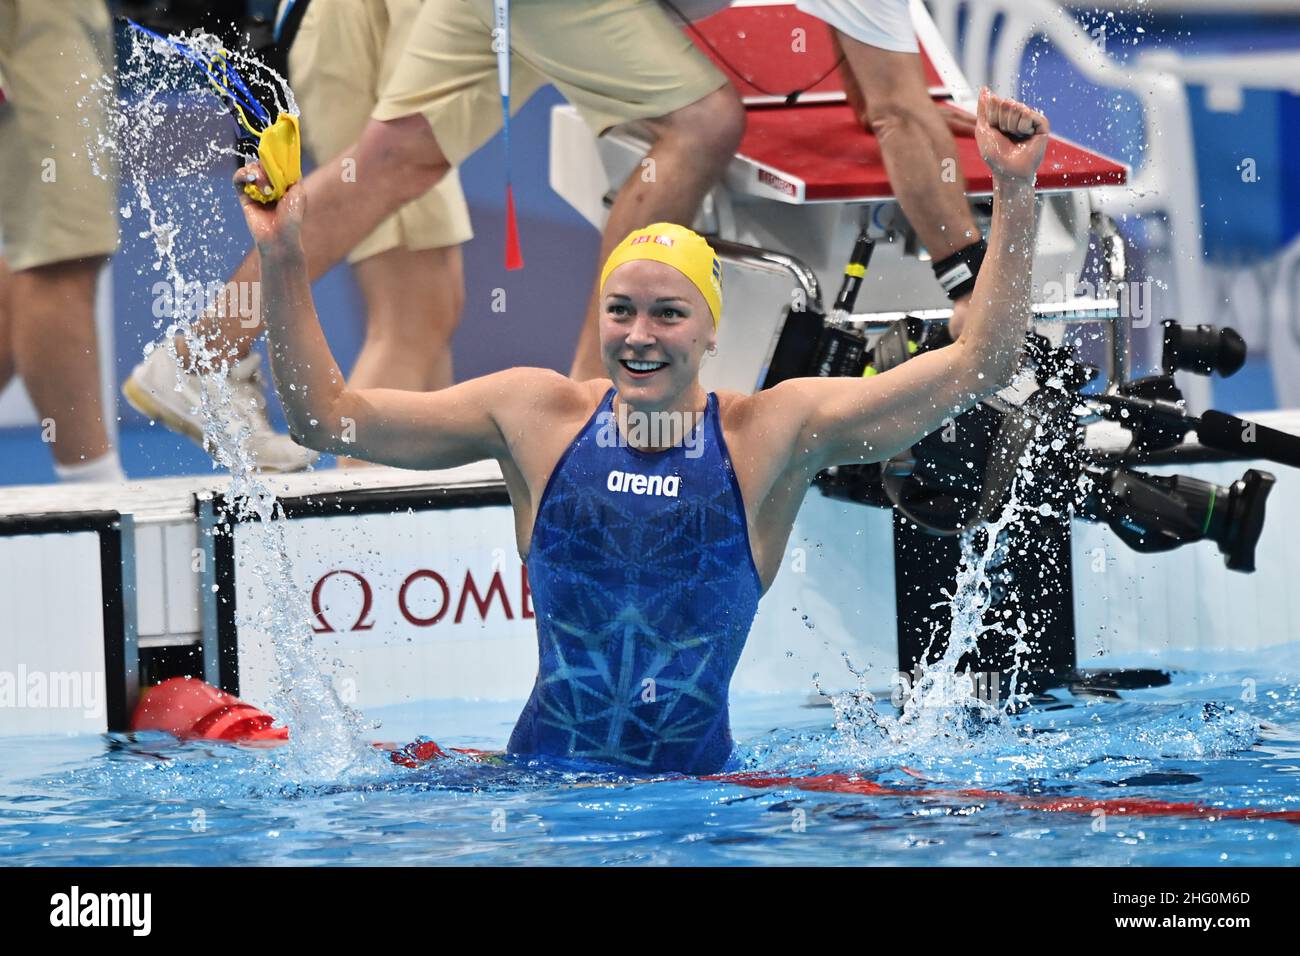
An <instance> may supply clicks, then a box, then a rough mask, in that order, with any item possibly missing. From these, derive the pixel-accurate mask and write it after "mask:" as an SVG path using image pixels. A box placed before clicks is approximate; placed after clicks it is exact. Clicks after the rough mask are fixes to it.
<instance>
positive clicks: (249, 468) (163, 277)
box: [91, 31, 382, 782]
mask: <svg viewBox="0 0 1300 956" xmlns="http://www.w3.org/2000/svg"><path fill="white" fill-rule="evenodd" d="M172 39H173V40H179V41H180V42H181V43H183V44H184V45H185V46H186V47H188V48H189V49H190V50H192V51H193V52H194V53H195V54H196V55H197V56H198V57H199V58H202V59H203V60H205V61H208V60H211V59H212V58H214V57H216V56H217V55H218V54H223V53H224V55H225V56H226V58H227V60H228V62H229V63H230V65H231V66H233V67H234V69H235V70H236V71H237V72H239V73H240V74H242V75H243V76H245V77H247V78H249V79H252V80H254V82H257V83H258V84H259V89H267V90H270V91H271V92H272V96H273V98H274V101H275V106H276V109H278V110H279V111H281V112H292V113H297V112H298V110H297V104H296V102H295V100H294V97H293V92H292V90H290V89H289V86H288V84H287V83H286V82H285V80H284V79H283V78H282V77H280V76H279V75H278V74H277V73H275V72H274V71H273V70H271V69H270V68H269V67H267V66H265V65H264V64H263V63H261V62H260V61H258V60H257V59H256V58H254V57H252V56H250V55H248V54H246V53H240V52H233V53H231V52H226V51H224V50H223V48H222V46H221V43H220V41H219V40H218V38H216V37H214V36H212V35H210V34H207V33H204V32H202V31H195V32H192V33H188V34H180V35H178V36H177V37H175V38H172ZM127 40H128V49H127V51H126V55H125V57H124V58H123V60H122V62H121V65H120V68H119V74H118V84H119V85H118V86H117V87H115V86H114V84H113V82H112V80H111V78H105V79H104V80H101V81H100V83H99V84H97V87H96V89H95V90H94V91H93V92H92V94H91V95H92V96H97V97H98V98H99V99H100V100H101V101H102V103H103V106H104V112H105V113H106V115H107V117H108V123H107V129H106V130H105V132H104V133H103V134H102V135H101V136H100V137H99V138H98V142H96V143H93V144H92V145H91V153H92V158H93V162H94V164H95V171H96V173H97V174H99V175H107V174H108V172H109V171H110V170H111V169H112V168H113V167H117V168H118V169H120V172H121V175H122V179H123V182H124V183H125V184H126V186H127V189H128V191H129V193H130V200H129V201H128V202H127V203H126V204H124V206H123V208H122V209H121V216H122V219H123V221H124V223H127V222H129V223H133V224H135V223H138V224H139V232H138V236H139V237H140V238H142V239H146V240H148V241H150V242H151V243H152V245H153V249H154V253H155V258H154V260H153V262H152V264H151V270H152V272H153V273H154V276H155V278H156V279H157V280H158V281H156V282H155V283H154V285H153V292H154V296H155V299H154V314H155V315H156V316H158V321H157V322H156V323H155V328H156V329H157V330H158V331H159V332H160V333H161V338H162V342H163V344H164V347H165V348H166V349H167V351H168V353H169V354H170V355H171V357H172V360H173V361H174V362H175V365H176V389H177V391H181V390H182V383H183V381H184V373H183V371H182V368H183V366H182V361H181V359H180V356H179V353H178V349H177V345H176V339H177V338H178V337H179V338H181V339H183V340H184V342H185V344H186V346H187V349H188V351H189V354H190V356H191V361H192V362H193V363H194V364H195V367H196V368H197V369H198V371H199V373H200V376H201V378H202V380H203V382H204V383H205V387H204V388H203V389H201V394H200V401H199V407H198V409H197V411H198V413H199V415H200V417H201V419H202V422H203V431H204V437H205V444H206V446H207V447H208V449H209V451H210V452H211V454H212V456H213V459H214V464H213V467H214V468H216V467H217V466H218V465H220V466H222V467H224V468H226V469H228V470H229V473H230V486H229V489H228V490H227V492H226V500H227V501H228V502H229V507H230V512H231V513H230V518H232V519H233V520H237V521H239V522H242V523H244V527H245V528H246V529H247V530H248V531H249V532H250V533H249V534H247V535H244V536H241V538H242V539H243V540H244V541H246V542H247V544H248V547H247V549H246V551H245V552H244V553H245V556H246V557H247V558H248V559H249V560H248V561H246V562H244V564H243V565H242V566H241V572H242V575H243V577H244V579H245V580H254V579H257V580H260V581H261V582H262V583H263V584H264V586H265V589H266V600H265V601H264V603H263V604H262V605H261V606H260V607H258V608H257V609H256V611H255V612H253V613H249V612H248V611H247V610H245V609H241V610H240V611H239V612H238V613H239V617H238V620H237V623H238V624H239V626H241V627H256V628H258V629H260V630H261V631H263V632H264V633H266V634H269V635H270V636H271V638H272V646H273V649H274V654H275V663H276V674H275V675H274V678H275V679H274V686H275V691H274V695H273V698H272V702H271V710H272V711H273V712H274V713H276V714H277V715H278V716H279V717H280V718H281V719H282V720H283V721H284V722H285V723H286V724H288V726H289V727H290V728H291V735H290V743H289V745H288V746H287V747H285V748H282V749H281V750H279V751H277V752H276V754H275V756H274V758H273V759H272V760H271V761H270V762H269V765H270V766H271V767H273V768H275V770H276V771H277V772H279V773H282V774H283V775H285V776H287V777H288V778H289V779H291V780H295V781H299V782H303V781H314V780H334V779H338V778H339V777H345V776H349V775H355V774H357V773H373V772H374V771H375V769H376V768H377V767H378V766H382V758H380V757H379V756H378V755H377V754H375V753H374V751H373V750H372V749H371V748H370V747H368V746H367V745H365V744H364V743H363V742H362V736H363V730H364V728H363V721H362V718H361V716H360V715H359V714H358V713H357V712H356V711H355V710H353V709H352V708H350V707H348V706H347V705H346V704H345V703H343V701H342V700H341V699H340V698H339V696H338V693H337V692H336V690H335V688H334V685H333V683H332V681H331V679H330V678H329V676H328V675H327V674H325V673H324V672H323V671H322V669H321V666H320V663H319V661H318V660H317V656H316V653H315V649H314V647H313V645H312V638H311V634H312V631H311V621H312V615H311V612H310V607H309V606H308V601H307V596H306V594H305V592H304V591H303V590H302V589H300V588H299V587H298V586H297V585H296V584H295V582H294V580H293V573H292V571H293V563H292V559H291V557H290V553H289V548H288V545H287V542H286V534H285V532H286V527H285V519H284V512H283V509H282V508H281V507H280V505H279V503H278V502H277V500H276V496H275V494H274V492H273V491H272V489H271V488H270V487H269V486H268V484H267V483H266V481H265V480H264V478H263V476H262V474H261V471H260V469H259V468H258V467H257V461H256V459H255V456H254V454H253V452H252V449H251V448H250V445H249V441H248V439H249V437H250V434H251V428H250V423H249V419H248V416H247V414H246V411H247V410H246V409H242V408H240V407H238V403H237V400H236V393H235V391H234V390H233V389H232V387H231V383H230V381H229V376H230V373H231V371H232V368H233V365H232V361H231V360H232V356H231V355H229V354H224V353H222V352H220V351H219V350H218V349H217V348H215V347H214V346H213V345H211V344H210V343H209V342H207V341H206V340H205V339H204V338H203V336H202V335H201V333H200V331H199V329H197V328H196V325H195V323H196V320H198V319H199V318H200V317H201V315H202V314H203V313H204V312H205V311H208V312H212V311H213V309H214V305H215V306H216V308H217V309H218V310H219V309H220V308H221V303H214V301H213V292H214V291H216V290H220V289H221V288H222V284H221V283H219V282H213V281H211V280H212V277H214V275H215V274H217V273H218V272H219V271H220V270H221V269H222V258H223V256H222V253H223V252H224V250H223V249H220V248H218V247H217V246H216V245H215V244H214V243H215V242H216V241H217V240H221V239H225V238H228V237H226V236H225V229H224V226H223V225H222V223H223V221H224V219H225V216H226V211H227V210H228V208H229V203H228V197H227V199H226V201H225V202H223V201H222V198H223V197H222V196H221V194H219V193H218V190H217V188H216V187H215V186H214V182H221V181H222V180H223V178H224V177H223V176H221V175H218V176H216V177H215V178H214V177H213V175H212V174H213V170H214V168H219V167H220V165H221V164H225V163H229V161H230V160H232V159H234V160H237V161H239V162H240V163H243V162H247V161H248V160H249V159H250V158H252V157H251V156H248V155H243V154H242V153H241V152H240V151H239V149H237V148H236V146H235V144H234V143H233V142H232V141H231V139H230V138H229V136H228V134H226V135H225V136H224V137H223V136H222V135H221V133H220V132H219V131H221V130H223V129H226V130H228V129H229V128H230V127H231V125H232V118H231V117H230V115H229V114H228V113H227V111H226V107H225V105H224V104H223V103H222V102H221V101H220V99H218V98H217V97H216V96H214V95H212V93H211V90H210V88H209V87H208V86H207V85H206V84H207V78H206V77H205V76H204V73H203V71H202V70H200V69H198V67H196V66H195V63H194V62H193V61H192V59H188V58H186V57H185V56H182V55H179V54H178V53H177V50H176V47H175V45H174V43H173V42H171V41H169V40H164V39H162V38H158V37H154V36H150V35H146V34H144V33H141V32H137V31H129V32H128V34H127ZM137 212H138V214H139V215H137ZM191 219H196V220H198V221H201V222H204V223H207V224H210V228H208V229H206V230H204V231H203V232H202V233H201V234H196V233H195V232H193V231H189V230H186V229H184V228H183V226H182V223H183V222H184V221H186V220H191ZM238 232H239V236H238V237H237V238H238V239H240V240H242V241H243V242H245V243H246V242H247V239H246V237H244V236H243V235H242V228H240V229H239V230H238ZM140 274H141V278H142V279H146V281H147V278H148V277H147V275H146V273H145V270H141V273H140ZM205 279H207V280H209V281H207V282H205V281H204V280H205ZM217 314H223V313H221V312H219V311H218V313H217ZM251 318H253V319H254V320H256V316H251ZM164 324H165V328H164ZM154 347H155V346H154V344H153V343H150V344H149V345H147V346H146V348H145V354H146V355H148V354H150V353H151V352H152V351H153V349H154ZM225 533H231V532H230V531H229V530H227V531H226V532H225Z"/></svg>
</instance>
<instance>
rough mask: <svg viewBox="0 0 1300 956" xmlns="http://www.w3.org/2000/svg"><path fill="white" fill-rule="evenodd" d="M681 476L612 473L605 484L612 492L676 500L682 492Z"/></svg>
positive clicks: (627, 472) (624, 472)
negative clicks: (658, 496) (678, 493)
mask: <svg viewBox="0 0 1300 956" xmlns="http://www.w3.org/2000/svg"><path fill="white" fill-rule="evenodd" d="M681 486H682V478H681V476H680V475H667V476H665V475H635V474H633V473H632V472H630V471H611V472H610V473H609V478H608V480H606V482H605V487H606V488H608V489H609V490H610V491H620V492H624V493H625V494H633V495H660V496H662V497H665V498H676V497H677V492H678V491H679V490H681Z"/></svg>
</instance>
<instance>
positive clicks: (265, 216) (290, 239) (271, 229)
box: [233, 163, 307, 249]
mask: <svg viewBox="0 0 1300 956" xmlns="http://www.w3.org/2000/svg"><path fill="white" fill-rule="evenodd" d="M233 182H234V184H235V192H236V193H238V194H239V205H240V206H241V207H243V210H244V221H245V222H246V223H248V231H249V234H250V235H252V237H253V241H254V242H255V243H256V244H257V247H258V249H261V248H262V247H263V246H275V245H285V246H287V247H293V246H296V245H297V244H298V242H299V236H300V235H301V232H302V216H303V212H304V208H305V206H306V204H307V194H306V192H305V191H304V190H303V188H302V186H301V184H300V183H295V184H294V185H292V186H290V187H289V188H288V189H287V190H286V191H285V194H284V195H283V196H281V197H280V199H279V200H278V201H277V202H273V203H259V202H256V201H254V200H253V198H252V197H251V196H249V195H248V193H247V192H245V191H244V187H245V186H248V185H250V184H251V185H253V186H254V187H255V188H256V189H259V190H261V191H262V193H264V194H266V195H270V194H271V180H270V179H268V178H267V175H266V171H265V170H264V169H262V167H261V164H259V163H249V164H248V165H247V166H243V167H241V168H240V170H239V172H237V173H235V176H234V180H233Z"/></svg>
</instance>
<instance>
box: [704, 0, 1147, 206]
mask: <svg viewBox="0 0 1300 956" xmlns="http://www.w3.org/2000/svg"><path fill="white" fill-rule="evenodd" d="M688 33H690V34H692V39H693V40H694V41H695V43H696V45H697V46H699V47H700V48H701V49H702V50H703V51H704V52H705V53H706V54H707V55H708V56H709V57H710V58H711V59H712V60H713V61H714V62H715V63H716V64H717V65H718V66H719V67H720V68H721V69H722V70H723V71H724V72H725V73H726V74H727V75H728V77H730V78H731V80H732V82H733V83H734V84H735V85H736V88H737V89H738V90H739V91H740V93H741V97H742V98H743V99H744V100H745V102H746V106H747V112H748V126H747V129H746V131H745V137H744V139H743V140H742V141H741V144H740V149H739V150H738V151H737V155H736V162H735V163H733V165H732V168H731V169H730V170H729V172H728V176H727V182H728V185H729V186H731V188H733V189H735V190H737V191H739V192H743V193H748V194H752V195H758V196H764V197H766V198H770V199H777V200H783V201H785V202H791V203H803V202H826V201H838V202H845V201H870V200H880V199H889V198H891V197H892V196H893V194H894V193H893V189H892V187H891V186H890V184H889V176H888V175H887V174H886V173H885V165H884V161H883V159H882V157H881V154H880V144H879V143H878V142H877V141H876V137H875V136H874V135H873V134H872V133H871V132H870V131H868V130H867V129H865V128H864V127H863V125H862V124H861V123H860V122H859V121H858V119H857V117H855V116H854V115H853V110H852V109H851V108H850V107H849V106H848V105H847V104H846V102H845V97H844V86H843V80H842V78H841V76H840V74H839V70H837V69H835V68H834V67H835V63H836V60H837V59H838V56H837V54H836V53H835V50H834V47H833V45H832V42H831V34H830V28H829V27H828V26H827V25H826V24H825V23H823V22H821V21H820V20H818V19H816V18H815V17H811V16H808V15H806V14H804V13H801V12H800V11H799V10H798V9H796V8H795V6H794V5H793V4H773V5H768V6H745V7H731V8H729V9H727V10H724V11H722V12H721V13H719V14H717V15H716V16H713V17H710V18H708V19H707V20H704V21H701V22H699V23H697V24H695V25H694V28H693V29H691V30H688ZM922 62H923V65H924V68H925V71H926V78H927V82H928V83H929V86H930V92H931V95H933V96H935V97H936V98H937V99H938V100H940V101H942V102H943V108H945V109H947V108H951V107H949V106H948V104H947V103H946V100H947V98H948V91H947V89H946V88H945V87H944V85H943V84H942V81H941V80H940V77H939V73H938V71H937V70H936V69H935V67H934V64H933V63H932V62H931V59H930V57H929V56H928V55H926V53H925V51H924V49H923V50H922ZM828 71H829V72H828ZM824 74H825V79H821V80H820V81H819V82H818V80H819V78H820V77H822V76H823V75H824ZM805 88H806V92H804V93H803V94H802V95H801V96H800V97H799V101H798V102H796V103H795V105H793V106H786V105H785V104H784V99H785V96H786V95H787V94H789V93H790V92H793V91H794V90H800V89H805ZM773 94H774V95H773ZM1049 118H1050V117H1049ZM955 138H956V143H957V161H958V164H959V166H960V168H961V173H962V175H963V176H964V177H965V179H966V191H967V192H968V193H989V192H991V191H992V189H993V175H992V173H991V171H990V170H989V168H988V166H986V165H985V163H984V161H983V159H981V158H980V155H979V148H978V146H977V145H976V143H975V139H974V137H973V136H971V135H957V136H956V137H955ZM1126 181H1127V170H1126V169H1125V167H1124V166H1123V165H1121V164H1120V163H1117V162H1114V161H1113V160H1110V159H1107V158H1106V157H1105V156H1102V155H1100V154H1099V153H1094V152H1092V151H1090V150H1087V149H1084V148H1083V147H1081V146H1077V145H1075V144H1073V143H1069V142H1066V141H1065V140H1062V139H1060V138H1058V137H1055V136H1053V137H1052V139H1051V142H1050V143H1049V144H1048V147H1047V155H1046V156H1045V157H1044V160H1043V165H1042V167H1041V168H1040V170H1039V173H1038V188H1039V189H1040V190H1060V189H1085V188H1089V187H1092V186H1107V185H1121V184H1123V183H1124V182H1126Z"/></svg>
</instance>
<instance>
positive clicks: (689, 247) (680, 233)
mask: <svg viewBox="0 0 1300 956" xmlns="http://www.w3.org/2000/svg"><path fill="white" fill-rule="evenodd" d="M633 259H653V260H654V261H655V262H662V263H664V265H669V266H672V267H673V268H674V269H676V270H677V271H678V272H680V273H681V274H682V275H684V276H686V278H688V279H690V280H691V284H692V285H694V286H695V288H697V289H699V290H700V295H702V296H704V301H705V302H707V303H708V304H709V310H710V311H711V312H712V313H713V327H714V328H715V329H716V328H717V327H718V320H719V319H721V318H722V263H721V262H719V261H718V256H717V254H716V253H715V252H714V251H713V247H712V246H711V245H709V243H708V242H707V240H705V238H704V237H703V236H701V235H700V234H699V233H697V232H692V231H691V230H690V229H687V228H686V227H685V226H679V225H677V224H676V223H672V222H656V223H653V224H651V225H649V226H646V227H645V228H644V229H637V230H636V231H635V232H630V233H628V235H627V238H625V239H624V240H623V241H622V242H620V243H619V244H618V245H617V246H615V247H614V251H613V252H611V253H610V254H609V258H608V259H606V260H605V268H604V269H602V270H601V272H600V290H601V292H602V293H603V292H604V291H605V280H606V279H608V278H609V274H610V273H611V272H613V271H614V270H615V269H617V268H618V267H619V266H621V265H622V264H623V263H625V262H631V261H632V260H633Z"/></svg>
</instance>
